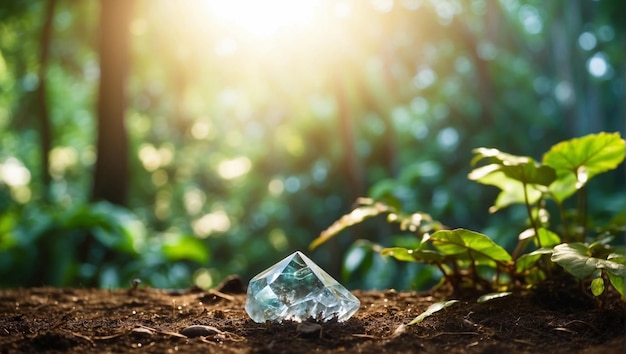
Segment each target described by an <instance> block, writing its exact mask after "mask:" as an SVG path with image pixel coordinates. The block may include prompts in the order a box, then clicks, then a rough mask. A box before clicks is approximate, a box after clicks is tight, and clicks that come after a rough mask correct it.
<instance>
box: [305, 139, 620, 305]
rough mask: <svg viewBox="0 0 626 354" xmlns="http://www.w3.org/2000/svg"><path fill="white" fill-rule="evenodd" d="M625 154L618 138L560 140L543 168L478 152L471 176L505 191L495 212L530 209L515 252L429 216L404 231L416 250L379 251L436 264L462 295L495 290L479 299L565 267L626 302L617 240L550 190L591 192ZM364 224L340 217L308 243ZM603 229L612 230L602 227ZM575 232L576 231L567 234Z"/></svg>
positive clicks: (384, 209)
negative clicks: (555, 213) (550, 207)
mask: <svg viewBox="0 0 626 354" xmlns="http://www.w3.org/2000/svg"><path fill="white" fill-rule="evenodd" d="M625 151H626V146H625V143H624V140H622V139H621V138H620V136H619V134H618V133H614V134H607V133H600V134H592V135H588V136H585V137H582V138H579V139H572V140H569V141H565V142H562V143H559V144H557V145H555V146H553V147H552V148H551V149H550V151H549V152H548V153H546V154H545V155H544V164H539V163H538V162H537V161H534V160H533V159H532V158H529V157H525V156H515V155H511V154H508V153H503V152H500V151H499V150H497V149H486V148H479V149H475V150H474V153H475V157H474V159H473V160H472V165H476V164H478V163H479V162H484V161H487V164H486V165H485V166H479V167H475V169H474V170H473V171H472V172H471V173H470V174H469V178H470V179H471V180H475V181H477V182H480V183H483V184H489V185H494V186H496V187H499V188H500V189H501V192H500V195H499V196H498V197H497V199H496V203H495V204H494V206H493V207H492V210H498V209H501V208H504V207H507V206H511V205H513V204H522V205H524V206H525V209H526V211H527V217H528V224H529V225H530V228H529V229H526V230H525V231H523V232H521V233H520V234H519V236H518V237H517V246H516V247H515V249H514V250H513V252H512V253H509V252H508V251H507V250H506V249H505V248H503V247H502V246H500V245H498V244H497V243H495V242H494V241H493V240H492V239H491V238H489V237H488V236H487V235H484V234H482V233H478V232H474V231H469V230H466V229H455V230H448V229H444V228H443V227H442V226H441V224H439V223H436V222H433V221H432V219H431V218H430V217H428V216H427V215H426V214H423V213H416V214H412V215H414V216H415V215H416V216H417V217H413V218H410V220H412V222H411V223H410V227H408V228H407V227H403V228H402V229H403V230H410V231H412V232H413V233H414V234H415V235H416V236H417V238H418V239H419V240H420V241H419V243H418V244H417V246H416V247H413V248H406V247H398V246H396V247H388V248H383V249H381V250H380V253H381V254H382V255H386V256H392V257H394V258H395V259H397V260H399V261H404V262H420V263H424V264H431V265H435V266H436V267H437V268H438V269H439V270H440V272H441V274H442V276H443V279H444V280H445V281H446V282H447V283H449V284H451V285H452V286H453V287H454V288H455V289H457V290H460V289H462V288H467V287H469V288H473V289H476V290H480V291H494V290H495V291H497V292H496V293H493V294H488V295H486V297H485V298H482V301H486V300H488V299H491V298H494V297H499V296H506V295H507V294H510V291H511V290H514V289H516V288H520V287H521V288H528V287H534V286H537V285H539V284H541V283H543V282H544V281H546V280H547V279H555V278H556V277H559V276H561V275H559V274H560V273H559V272H558V271H557V268H556V267H562V269H564V270H565V271H566V272H568V273H569V274H571V275H573V276H574V277H576V278H577V279H579V280H580V281H584V282H589V289H590V291H591V293H592V294H593V295H594V296H600V295H602V294H603V293H605V284H606V282H607V281H608V283H610V284H611V286H612V287H613V288H614V289H615V290H616V291H617V292H618V293H619V294H620V295H621V296H622V297H623V296H624V279H626V266H625V265H624V251H623V250H621V249H619V248H617V247H615V246H611V244H610V242H611V240H612V239H613V238H614V235H613V234H611V232H610V231H601V233H599V234H595V233H593V232H589V231H588V229H587V226H586V225H587V222H588V221H587V215H586V212H587V206H586V205H584V204H583V205H581V204H580V203H579V206H578V209H577V210H576V211H575V213H573V216H571V217H570V218H569V219H567V218H566V217H565V215H567V214H566V213H565V210H564V209H563V208H564V207H563V201H564V199H563V197H565V194H559V197H555V190H554V189H552V186H553V185H554V184H558V185H559V188H560V189H561V190H571V189H573V190H578V193H586V188H585V185H587V184H588V182H589V180H590V179H591V178H593V177H595V176H596V175H598V174H600V173H603V172H606V171H609V170H612V169H615V168H616V167H617V166H619V165H620V164H621V163H622V162H623V161H624V155H625ZM581 171H585V172H581ZM563 172H567V173H563ZM572 173H574V174H576V178H575V179H572V178H571V175H572ZM531 191H532V195H531ZM583 197H584V195H583ZM550 199H551V200H553V201H555V204H556V207H557V209H559V211H560V215H561V217H562V220H561V223H562V224H563V226H562V227H561V228H554V224H555V222H554V220H553V219H552V218H551V217H550V214H549V213H548V211H547V209H546V200H550ZM582 200H583V201H584V200H585V199H584V198H583V199H582ZM579 201H580V199H579ZM368 205H370V209H371V205H376V210H377V213H376V214H380V213H387V214H388V217H387V221H388V222H394V221H397V220H398V218H397V217H395V215H398V214H399V213H398V212H397V210H396V209H395V208H393V207H390V206H387V205H385V204H382V203H380V202H376V201H373V200H368ZM370 209H368V210H370ZM570 214H572V213H570ZM350 215H352V214H350ZM392 215H394V217H391V216H392ZM405 219H406V218H405ZM570 219H571V220H570ZM360 221H362V219H359V218H346V217H343V218H341V219H340V221H339V222H337V223H335V224H333V226H332V227H331V229H332V230H331V232H330V233H329V232H325V233H322V235H321V236H320V237H319V238H318V239H316V240H315V241H314V242H313V243H312V244H311V245H312V246H318V245H319V244H321V243H322V242H324V241H326V240H328V238H329V235H336V234H337V233H338V232H340V231H341V230H343V229H344V228H346V227H348V226H352V225H354V224H356V223H358V222H360ZM568 223H580V225H576V227H571V228H568V227H566V226H565V225H567V224H568ZM424 224H425V225H424ZM432 225H437V227H436V228H434V227H432ZM425 226H426V227H425ZM622 227H623V225H622ZM598 229H599V230H601V229H607V228H606V227H601V226H600V227H599V228H598ZM556 230H558V231H556ZM572 230H574V231H575V233H574V234H571V233H570V232H571V231H572ZM530 240H532V241H533V242H532V243H533V245H532V246H531V245H530V244H529V241H530ZM548 256H549V257H548Z"/></svg>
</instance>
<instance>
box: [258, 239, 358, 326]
mask: <svg viewBox="0 0 626 354" xmlns="http://www.w3.org/2000/svg"><path fill="white" fill-rule="evenodd" d="M360 305H361V303H360V302H359V299H357V298H356V296H354V295H352V294H351V293H350V291H348V289H346V288H344V287H343V286H342V285H341V284H339V283H338V282H337V281H336V280H335V279H333V278H332V277H331V276H330V275H328V273H326V272H325V271H324V270H322V268H320V267H319V266H318V265H317V264H315V263H313V261H312V260H310V259H309V258H308V257H307V256H305V255H304V254H302V253H301V252H299V251H296V252H295V253H293V254H291V255H290V256H288V257H287V258H285V259H283V260H282V261H280V262H278V263H276V264H275V265H274V266H272V267H270V268H268V269H266V270H264V271H263V272H261V273H259V274H258V275H257V276H255V277H254V278H252V280H250V284H249V286H248V296H247V298H246V312H247V313H248V315H250V318H252V320H253V321H255V322H259V323H264V322H266V321H270V322H282V321H283V320H291V321H296V322H302V321H306V320H307V319H309V318H313V319H315V320H317V321H323V322H326V321H329V320H331V319H333V318H337V320H338V321H340V322H342V321H345V320H347V319H349V318H350V317H352V315H353V314H354V313H355V312H356V310H358V309H359V306H360Z"/></svg>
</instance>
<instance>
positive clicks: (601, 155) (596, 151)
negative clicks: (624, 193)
mask: <svg viewBox="0 0 626 354" xmlns="http://www.w3.org/2000/svg"><path fill="white" fill-rule="evenodd" d="M625 146H626V144H625V142H624V140H623V139H622V138H621V137H620V134H619V133H604V132H602V133H599V134H590V135H587V136H584V137H582V138H575V139H571V140H568V141H564V142H561V143H559V144H556V145H554V146H553V147H552V148H551V149H550V151H548V152H547V153H546V154H545V155H544V156H543V164H544V165H548V166H551V167H553V168H554V169H556V170H563V171H569V172H571V173H573V174H574V175H575V176H576V188H578V189H580V188H582V187H583V186H584V185H585V184H586V183H587V181H589V180H590V179H591V178H592V177H594V176H595V175H597V174H600V173H603V172H606V171H609V170H612V169H614V168H616V167H617V166H618V165H619V164H620V163H622V161H624V155H626V147H625Z"/></svg>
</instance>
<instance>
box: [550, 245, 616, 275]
mask: <svg viewBox="0 0 626 354" xmlns="http://www.w3.org/2000/svg"><path fill="white" fill-rule="evenodd" d="M589 253H590V250H589V247H587V246H585V245H584V244H582V243H579V242H572V243H563V244H560V245H557V246H554V250H553V252H552V261H553V262H555V263H557V264H559V265H560V266H561V267H563V268H565V270H567V271H568V272H569V273H570V274H572V275H573V276H575V277H577V278H579V279H583V278H586V277H588V276H590V275H591V274H592V273H593V272H594V271H596V270H597V269H606V270H607V271H608V272H609V273H610V274H613V275H615V276H618V277H622V278H626V266H624V265H623V264H619V263H617V262H615V261H613V260H606V259H600V258H595V257H591V256H590V255H589Z"/></svg>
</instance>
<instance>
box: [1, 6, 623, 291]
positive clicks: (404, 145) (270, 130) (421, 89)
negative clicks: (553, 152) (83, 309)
mask: <svg viewBox="0 0 626 354" xmlns="http://www.w3.org/2000/svg"><path fill="white" fill-rule="evenodd" d="M222 3H231V5H232V6H231V7H225V6H224V5H220V4H222ZM259 4H262V5H259ZM624 13H626V8H625V3H624V2H623V1H621V0H600V1H592V0H570V1H567V2H559V1H550V2H545V1H540V0H500V1H497V0H493V1H492V0H467V1H454V0H447V1H444V0H421V1H420V0H404V1H402V0H397V1H393V0H372V1H356V0H354V1H349V0H346V1H339V0H338V1H331V0H317V1H315V0H307V1H302V2H301V3H300V2H299V3H298V6H295V5H294V4H293V3H292V2H288V1H277V0H271V1H270V0H267V1H263V2H255V1H251V2H246V1H234V2H218V1H215V2H208V1H191V0H188V1H183V2H169V1H156V0H151V1H148V0H135V1H132V2H131V1H124V0H120V1H109V0H103V1H96V0H88V1H87V0H86V1H72V0H57V1H54V0H48V1H17V0H12V1H4V2H3V5H1V6H0V141H1V142H2V145H1V148H0V286H2V287H15V286H32V285H53V286H79V285H82V286H102V287H117V286H127V284H128V283H129V281H130V280H131V279H133V278H140V279H142V281H143V282H144V283H147V284H150V285H152V286H155V287H183V286H188V285H191V284H193V283H196V284H198V285H200V286H204V287H208V286H212V285H215V284H216V283H217V282H219V281H220V280H221V279H222V278H224V277H225V276H227V275H229V274H233V273H238V274H241V275H242V276H243V277H244V279H248V278H249V277H251V276H253V275H254V274H256V273H257V272H258V271H260V270H262V269H263V268H265V267H267V266H269V265H271V264H273V263H274V262H275V261H277V260H278V259H280V258H282V257H283V256H285V255H286V254H288V253H291V252H292V251H294V250H296V249H302V250H304V249H305V248H306V247H307V245H308V244H309V243H310V242H311V241H312V240H313V239H314V238H315V237H317V236H318V234H319V233H320V231H322V230H324V229H325V228H327V227H328V226H329V225H330V224H331V223H332V222H333V221H334V220H336V219H337V218H338V217H339V216H341V215H343V214H344V213H346V212H348V211H350V210H352V204H353V203H354V201H355V200H356V198H357V197H359V196H369V197H373V198H375V199H381V200H386V201H393V202H394V203H397V204H398V205H399V206H400V207H401V208H402V209H403V210H407V211H423V212H426V213H429V214H430V215H432V216H433V218H435V219H437V220H440V221H442V222H444V223H445V224H446V225H448V226H451V227H461V226H462V227H464V228H467V229H471V230H477V231H481V232H483V233H485V234H487V235H489V236H490V237H492V238H494V239H496V240H498V239H503V238H504V237H505V236H506V235H507V234H515V235H517V234H519V233H520V231H522V230H521V229H515V230H511V226H510V225H523V224H524V222H523V221H524V220H525V219H524V218H525V217H526V216H525V210H524V209H523V207H520V208H519V209H518V208H515V207H513V208H509V209H506V210H502V211H499V212H498V213H496V214H493V215H489V214H488V210H487V209H488V206H489V205H491V203H492V201H493V200H494V198H495V195H496V194H497V189H495V188H493V189H489V188H486V187H484V186H480V185H478V184H476V183H472V182H469V181H468V180H467V173H468V172H469V171H470V170H471V166H470V165H469V161H470V160H471V156H472V149H473V148H476V147H480V146H486V147H496V148H498V149H500V150H502V151H507V152H511V153H513V154H519V155H528V156H532V157H534V158H536V159H538V160H539V159H540V157H541V153H543V152H544V151H546V150H548V148H549V147H550V146H552V145H553V144H555V143H557V142H559V141H561V140H565V139H568V138H571V137H574V136H581V135H584V134H587V133H592V132H598V131H620V132H621V133H622V136H624V135H625V134H624V129H625V117H626V113H625V109H624V102H625V101H626V93H625V89H624V84H625V82H624V80H625V78H626V70H625V63H626V58H625V53H626V25H625V23H626V21H625V20H624V19H623V16H622V14H624ZM116 80H117V81H116ZM591 184H592V185H591V186H590V188H589V191H590V192H593V194H591V195H590V196H589V204H590V210H594V211H596V212H597V213H599V215H596V216H595V217H600V218H602V217H604V218H607V219H608V218H610V217H612V216H614V215H615V214H617V213H619V212H620V211H621V212H623V210H624V209H625V197H624V167H623V165H622V166H621V167H620V170H619V171H616V172H615V173H610V174H606V175H603V176H601V177H598V178H597V179H596V180H594V181H592V182H591ZM397 231H398V230H395V229H393V228H392V227H390V226H388V225H387V224H386V223H385V222H381V221H380V220H372V221H371V222H369V223H364V224H363V225H360V226H359V227H358V228H354V229H352V230H350V231H349V232H350V233H351V235H349V236H348V237H341V238H337V239H333V240H331V241H330V243H329V245H327V246H326V247H322V248H320V249H318V250H316V251H315V252H313V253H312V254H311V256H312V257H313V259H315V260H316V261H317V262H318V263H319V264H320V265H321V266H322V267H324V268H326V269H327V270H329V271H330V272H331V274H333V275H335V276H336V277H338V278H343V279H344V281H346V282H348V283H349V285H350V286H352V287H360V288H371V287H378V288H384V287H391V286H393V287H398V288H408V287H411V286H413V287H423V286H426V285H428V284H430V283H431V282H432V277H433V276H436V275H435V274H431V273H429V272H426V271H422V270H423V269H422V268H420V266H419V265H416V264H408V265H399V264H397V263H395V261H393V260H391V259H386V258H381V257H380V256H378V255H377V254H376V253H375V252H371V247H372V246H371V245H372V244H373V243H377V244H383V245H391V244H394V245H402V242H403V241H406V242H411V240H404V239H403V238H402V236H394V235H397V234H398V232H397ZM357 240H360V241H357ZM498 243H499V244H506V242H498ZM510 246H513V245H510ZM344 256H345V257H344Z"/></svg>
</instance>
